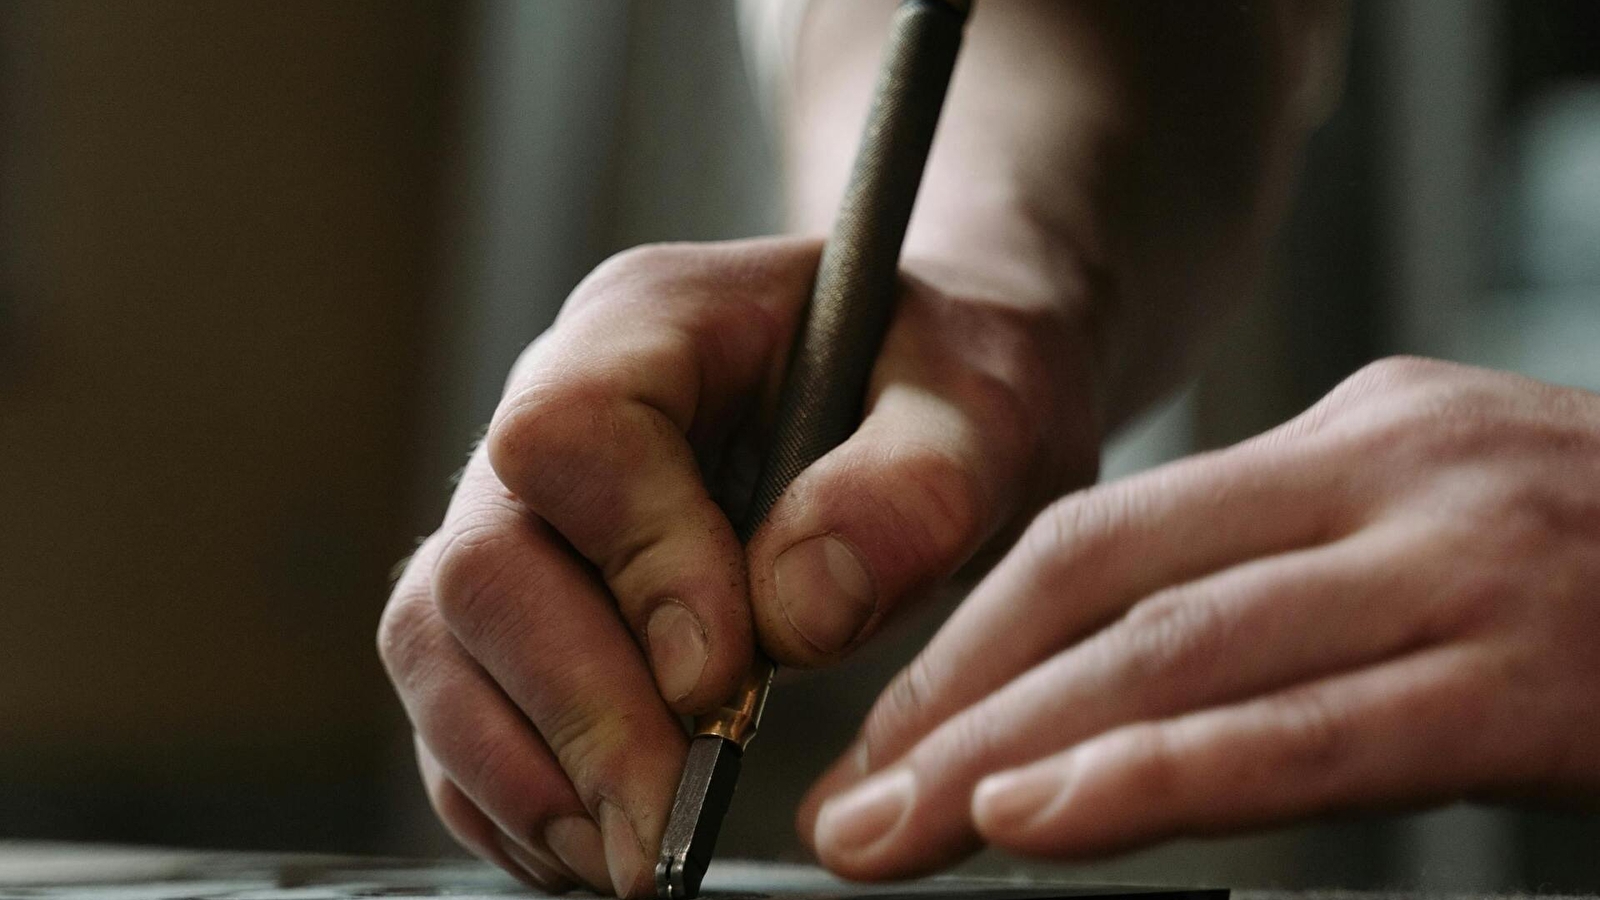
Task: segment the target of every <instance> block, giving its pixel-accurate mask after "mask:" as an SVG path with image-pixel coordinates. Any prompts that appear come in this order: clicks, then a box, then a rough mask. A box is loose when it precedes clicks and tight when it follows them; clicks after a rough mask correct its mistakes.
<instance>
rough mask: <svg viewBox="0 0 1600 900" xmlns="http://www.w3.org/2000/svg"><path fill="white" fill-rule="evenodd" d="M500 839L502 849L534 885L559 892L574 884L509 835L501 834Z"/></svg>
mask: <svg viewBox="0 0 1600 900" xmlns="http://www.w3.org/2000/svg"><path fill="white" fill-rule="evenodd" d="M499 841H500V851H501V852H502V853H504V854H505V855H506V856H507V857H509V858H510V859H511V861H512V862H514V863H516V864H517V867H518V868H520V869H521V870H522V874H524V875H526V876H527V880H528V881H529V882H530V883H531V884H532V885H533V886H534V887H536V888H538V889H539V890H541V891H544V892H546V893H550V894H559V893H561V892H563V891H565V890H567V889H568V888H570V887H571V886H572V885H571V883H570V882H569V881H568V880H567V878H566V877H565V876H564V875H562V874H561V873H560V872H558V871H556V867H555V866H552V865H550V863H548V862H546V861H544V860H541V859H539V857H538V856H537V855H536V854H534V853H533V852H532V851H530V850H529V849H528V848H526V847H524V846H522V845H521V844H519V843H517V842H516V841H514V840H512V839H511V838H510V837H509V836H507V835H504V834H502V835H500V836H499Z"/></svg>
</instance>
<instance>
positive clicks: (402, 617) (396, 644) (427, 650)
mask: <svg viewBox="0 0 1600 900" xmlns="http://www.w3.org/2000/svg"><path fill="white" fill-rule="evenodd" d="M443 630H444V629H443V626H442V625H441V624H440V622H439V613H438V610H437V609H436V608H435V607H434V605H433V601H432V598H430V597H428V596H427V595H426V593H425V592H424V593H409V594H407V595H404V596H402V595H399V594H396V596H395V597H394V598H392V599H391V600H390V601H389V605H388V606H386V607H384V610H383V615H382V616H381V617H380V618H379V619H378V658H379V659H380V660H381V661H382V662H383V667H384V670H385V671H387V672H388V673H389V678H390V680H392V681H393V682H394V683H395V684H396V685H398V686H402V687H404V686H407V685H410V684H413V683H415V682H416V680H417V679H418V677H419V675H420V673H421V672H422V670H424V669H425V668H426V667H427V665H428V663H429V661H430V660H432V659H433V658H434V657H435V656H437V653H436V652H435V647H436V646H437V641H438V638H439V635H440V634H441V633H442V632H443Z"/></svg>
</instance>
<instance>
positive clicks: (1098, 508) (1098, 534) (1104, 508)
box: [1020, 482, 1137, 576]
mask: <svg viewBox="0 0 1600 900" xmlns="http://www.w3.org/2000/svg"><path fill="white" fill-rule="evenodd" d="M1127 485H1128V483H1126V482H1125V483H1123V484H1119V485H1107V486H1102V487H1095V488H1090V489H1089V490H1086V491H1082V492H1079V493H1077V494H1073V495H1071V496H1069V497H1066V498H1064V499H1062V500H1058V501H1056V502H1055V503H1053V504H1051V505H1050V506H1049V507H1047V508H1046V509H1045V511H1044V512H1043V513H1041V514H1039V516H1037V517H1036V518H1035V519H1034V521H1033V524H1031V525H1030V526H1029V527H1028V529H1027V531H1025V532H1024V533H1023V536H1022V540H1021V542H1020V544H1021V546H1022V549H1023V552H1024V553H1025V554H1026V555H1027V556H1028V557H1029V558H1030V559H1035V560H1040V561H1043V562H1044V563H1045V564H1046V565H1047V566H1048V567H1049V568H1050V570H1051V572H1053V573H1054V574H1056V575H1059V576H1066V575H1069V574H1088V573H1094V572H1097V571H1100V570H1102V569H1104V568H1106V567H1107V566H1108V565H1109V564H1110V562H1111V560H1112V559H1113V558H1114V557H1115V555H1116V553H1117V550H1118V545H1119V540H1118V538H1119V537H1120V536H1121V534H1122V532H1123V530H1124V528H1125V525H1126V523H1127V522H1128V521H1130V520H1131V519H1132V518H1134V516H1136V515H1137V500H1136V499H1135V495H1134V494H1133V493H1132V492H1131V491H1129V490H1128V489H1127Z"/></svg>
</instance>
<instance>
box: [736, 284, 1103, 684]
mask: <svg viewBox="0 0 1600 900" xmlns="http://www.w3.org/2000/svg"><path fill="white" fill-rule="evenodd" d="M917 318H918V317H916V316H914V315H913V316H911V317H908V319H902V320H900V321H897V322H896V326H895V328H894V329H893V330H892V331H891V333H890V335H889V340H888V342H887V343H886V345H885V347H884V354H883V356H882V357H881V358H880V360H879V364H878V368H877V371H875V373H874V382H875V388H876V392H875V395H874V396H873V397H871V398H870V406H869V410H868V413H867V415H866V418H865V419H864V420H863V421H862V423H861V426H860V427H859V428H858V429H857V431H856V433H855V434H853V435H852V436H851V437H850V438H849V439H848V440H846V441H845V442H844V443H843V444H841V445H839V446H838V447H837V448H835V449H834V450H833V451H832V452H830V453H828V454H826V455H824V456H823V457H822V458H821V459H819V460H818V461H817V462H816V463H814V464H813V465H812V466H810V467H809V468H807V469H806V470H805V471H804V472H802V473H801V474H800V475H799V476H798V477H797V478H796V479H795V480H794V482H793V483H791V484H790V486H789V489H788V490H787V491H786V492H785V493H784V495H783V496H782V497H781V498H779V500H778V502H777V503H776V504H774V506H773V508H772V510H771V511H770V513H769V514H768V516H767V520H766V522H765V523H764V524H763V526H762V527H761V529H760V530H759V531H758V532H757V533H756V534H755V535H754V536H753V537H752V539H751V541H750V544H749V547H748V563H749V566H750V580H751V584H750V590H751V600H752V606H753V608H754V612H755V619H756V626H757V629H758V634H759V636H760V639H761V643H762V646H763V648H764V649H765V650H766V651H767V653H768V654H769V655H771V656H772V657H773V659H775V660H776V661H777V662H779V663H781V664H785V665H791V666H816V665H821V664H823V663H827V662H830V661H832V660H834V659H837V658H839V657H840V656H842V655H844V654H845V653H847V652H849V651H850V650H851V649H853V648H854V647H855V646H857V645H858V644H859V643H860V642H861V641H863V640H865V639H866V638H867V637H868V636H869V635H870V634H871V633H872V632H873V631H875V630H876V629H877V627H878V626H879V624H880V623H881V622H883V620H884V619H885V618H886V617H887V616H889V615H890V614H891V613H893V612H894V610H895V609H896V607H897V606H899V605H900V604H902V603H903V602H905V601H906V600H908V599H910V598H913V597H917V596H919V595H921V594H923V593H925V592H926V591H927V590H928V589H929V588H931V587H933V586H935V585H936V584H937V583H938V582H940V581H942V580H944V579H946V578H948V577H949V576H951V575H952V574H954V573H955V572H956V571H957V570H958V569H959V568H960V567H961V566H962V565H963V564H964V563H965V562H966V561H967V560H968V559H970V558H971V557H972V556H973V554H974V553H975V552H977V551H978V550H979V549H980V548H981V547H983V546H984V545H985V544H986V543H987V542H988V541H989V540H990V539H991V538H992V537H994V536H995V535H996V534H997V532H999V531H1000V530H1001V528H1002V527H1003V526H1005V525H1006V524H1007V523H1009V522H1011V521H1013V520H1016V519H1018V518H1019V517H1020V516H1021V514H1022V513H1024V512H1027V511H1029V509H1031V507H1032V506H1033V505H1035V504H1036V503H1037V502H1042V501H1043V500H1044V499H1047V498H1046V497H1044V496H1042V495H1044V494H1045V493H1046V491H1045V490H1042V489H1041V485H1040V484H1039V482H1040V481H1041V477H1040V476H1041V470H1044V469H1056V471H1054V472H1050V473H1048V475H1049V481H1050V482H1052V483H1059V482H1060V481H1061V479H1062V477H1063V474H1064V473H1063V472H1062V471H1061V469H1062V468H1064V467H1057V466H1051V465H1048V464H1045V465H1041V460H1042V459H1045V458H1050V459H1054V458H1058V457H1059V456H1060V454H1059V453H1057V452H1053V451H1051V452H1046V451H1047V450H1048V449H1049V448H1048V447H1047V444H1049V443H1051V441H1050V440H1049V438H1050V435H1049V432H1050V431H1051V427H1050V426H1051V425H1053V424H1054V422H1055V421H1057V420H1058V417H1057V416H1056V415H1053V413H1054V410H1053V409H1051V406H1052V404H1050V403H1049V402H1048V399H1047V398H1048V396H1049V395H1051V394H1053V393H1055V392H1054V391H1050V390H1046V389H1045V388H1044V387H1043V384H1044V383H1045V382H1044V381H1043V380H1040V379H1036V378H1032V377H1028V376H1030V375H1031V374H1032V373H1031V372H1029V371H1028V370H1027V369H1026V368H1025V367H1023V366H1020V365H1016V364H1015V361H1016V360H1017V359H1018V358H1019V356H1026V355H1027V354H1020V355H1012V354H1007V355H1006V356H1005V357H1003V358H1002V359H1001V360H1000V361H998V362H996V363H994V364H993V365H983V364H982V363H983V361H982V360H972V359H970V358H967V359H963V356H965V355H966V354H964V353H963V352H962V351H960V350H956V351H954V352H949V353H946V352H942V351H943V348H940V347H939V346H938V345H939V344H940V343H942V341H939V340H930V339H929V335H928V334H927V331H928V330H929V329H924V328H919V327H918V324H919V323H918V322H917ZM938 331H939V332H940V334H939V337H941V338H944V339H947V340H959V339H960V337H959V336H956V335H953V334H952V333H951V332H950V331H949V330H948V329H938ZM968 337H970V335H968ZM966 349H967V353H970V352H971V345H970V344H969V346H968V348H966ZM1007 349H1012V348H1007ZM1063 443H1073V444H1078V443H1085V442H1084V440H1083V438H1082V437H1081V436H1077V435H1074V436H1073V438H1072V440H1070V441H1067V442H1063ZM1087 445H1088V446H1091V447H1092V446H1093V440H1092V438H1091V439H1089V440H1088V441H1087ZM1080 455H1081V454H1080ZM1088 457H1089V462H1088V466H1089V467H1090V470H1089V471H1088V472H1087V473H1074V474H1076V475H1079V476H1081V477H1089V478H1092V476H1093V470H1092V467H1093V465H1094V454H1093V453H1090V454H1088Z"/></svg>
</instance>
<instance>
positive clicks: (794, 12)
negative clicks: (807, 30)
mask: <svg viewBox="0 0 1600 900" xmlns="http://www.w3.org/2000/svg"><path fill="white" fill-rule="evenodd" d="M809 3H810V0H739V37H740V40H741V42H742V43H743V45H744V63H745V71H746V72H748V73H749V77H750V82H751V84H752V85H754V87H755V92H756V103H757V104H758V105H759V106H760V107H761V113H762V115H763V116H764V117H765V118H766V121H767V125H768V126H769V127H773V128H776V127H777V126H778V125H779V118H778V116H779V114H780V111H781V109H782V106H783V104H784V103H785V102H787V98H788V97H789V93H790V91H792V90H793V89H794V77H793V76H794V57H795V47H796V45H797V43H798V42H799V40H800V25H801V23H802V22H803V21H804V19H805V14H806V7H807V6H808V5H809Z"/></svg>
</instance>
